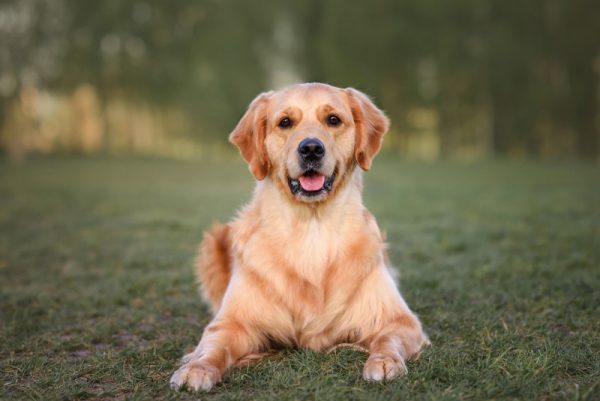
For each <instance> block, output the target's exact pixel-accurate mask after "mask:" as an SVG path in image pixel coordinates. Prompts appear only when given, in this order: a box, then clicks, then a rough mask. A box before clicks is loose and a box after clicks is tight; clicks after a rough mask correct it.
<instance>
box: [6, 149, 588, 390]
mask: <svg viewBox="0 0 600 401" xmlns="http://www.w3.org/2000/svg"><path fill="white" fill-rule="evenodd" d="M251 188H252V182H251V178H250V175H249V173H248V172H247V169H246V167H245V166H244V165H243V164H242V163H241V162H240V161H237V158H234V157H233V155H232V157H231V160H228V161H220V162H219V161H214V160H213V161H204V162H193V163H192V162H174V161H165V160H146V159H134V160H124V159H123V160H122V159H80V158H51V159H36V160H31V161H29V162H27V163H21V164H15V163H9V162H7V161H0V290H1V293H0V380H1V385H2V387H1V388H0V399H2V400H8V399H36V400H54V399H106V400H109V399H140V400H146V399H148V400H149V399H199V398H201V399H207V400H233V399H237V400H250V399H256V400H263V399H272V400H307V399H309V400H312V399H315V400H329V399H332V400H333V399H336V400H348V399H357V400H390V399H398V400H434V399H435V400H437V399H449V400H451V399H456V400H462V399H473V400H478V399H522V400H552V399H568V400H585V399H587V400H594V399H595V400H598V399H600V334H599V333H600V167H598V166H597V165H595V166H594V165H591V164H588V165H586V164H576V163H562V164H560V163H559V164H542V163H525V162H486V163H476V164H459V163H450V162H443V163H433V164H421V163H409V162H398V161H395V160H393V159H391V158H386V157H382V158H380V159H378V160H376V162H375V165H374V169H373V171H372V172H370V173H368V174H367V175H366V194H365V201H366V203H367V205H368V206H369V208H370V209H371V210H372V211H373V212H374V214H375V215H376V216H377V218H378V220H379V222H380V225H381V226H382V228H384V229H385V230H386V231H387V233H388V238H389V241H390V253H391V255H390V256H391V259H392V261H393V262H394V264H395V265H396V266H398V268H399V270H400V272H401V281H400V284H401V289H402V292H403V294H404V296H405V298H406V300H407V302H408V303H409V305H410V306H411V307H412V308H413V310H415V311H416V312H417V313H418V314H419V315H420V317H421V319H422V321H423V323H424V325H425V327H426V329H427V331H428V333H429V335H430V337H431V340H432V342H433V346H432V347H431V348H429V349H427V350H426V351H425V352H424V354H423V356H422V357H421V359H419V360H418V361H416V362H413V363H410V364H409V366H408V368H409V374H408V376H407V377H405V378H403V379H400V380H396V381H392V382H389V383H385V384H369V383H365V382H363V381H362V380H361V379H360V372H361V367H362V364H363V363H364V361H365V355H364V354H362V353H360V352H356V351H353V350H347V349H342V350H339V351H337V352H335V353H332V354H328V355H326V354H318V353H314V352H310V351H305V350H289V351H286V352H284V353H282V354H280V355H277V356H274V357H272V358H270V359H268V360H265V361H263V362H260V363H259V364H257V365H255V366H251V367H246V368H239V369H236V370H233V371H231V372H230V373H229V374H227V375H226V377H225V380H224V382H223V383H221V384H220V385H218V386H217V387H216V388H215V389H214V390H213V391H212V392H211V393H209V394H205V395H201V396H199V395H194V394H189V393H185V392H184V393H176V392H173V391H171V390H170V389H169V386H168V379H169V377H170V375H171V373H172V372H173V370H174V369H175V368H176V366H177V362H178V359H179V358H180V357H181V356H182V355H183V351H184V350H185V349H189V348H190V347H192V346H194V345H195V344H196V342H197V341H198V339H199V336H200V333H201V331H202V328H203V327H204V326H205V325H206V323H207V322H208V319H209V316H208V312H207V309H206V307H205V306H204V305H203V304H202V303H201V301H200V298H199V296H198V295H197V291H196V285H195V283H194V279H193V275H192V261H193V258H194V253H195V250H196V247H197V244H198V241H199V239H200V238H201V233H202V230H203V229H204V228H205V227H206V226H207V225H209V224H210V223H211V222H213V221H214V220H221V221H223V220H226V219H228V218H229V217H230V216H231V215H232V214H233V213H234V211H235V210H236V208H237V207H239V205H241V204H242V203H243V202H244V201H245V200H247V199H248V197H249V195H250V191H251Z"/></svg>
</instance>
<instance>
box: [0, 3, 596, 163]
mask: <svg viewBox="0 0 600 401" xmlns="http://www.w3.org/2000/svg"><path fill="white" fill-rule="evenodd" d="M599 11H600V7H599V6H598V4H597V1H595V0H570V1H565V0H547V1H534V2H528V3H515V2H506V1H501V0H455V1H453V2H439V1H433V0H403V1H394V0H372V1H370V2H363V1H359V0H346V1H341V0H329V1H319V0H306V1H302V2H291V1H283V2H282V1H276V0H262V1H258V2H247V1H242V0H219V1H217V0H204V1H197V0H178V1H176V2H169V3H167V2H163V1H158V0H105V1H102V2H90V1H67V0H8V1H5V2H3V3H2V4H0V44H1V47H0V67H1V68H0V110H1V111H2V112H4V113H5V114H6V110H8V109H9V107H10V104H12V103H13V102H14V99H15V97H16V96H17V94H18V93H19V92H20V90H21V88H22V87H24V86H27V85H33V86H38V87H42V88H46V89H49V90H51V91H53V92H54V93H60V92H63V93H71V92H73V91H74V90H75V88H77V87H79V86H80V85H81V84H84V83H85V84H90V85H92V86H93V87H94V88H95V90H96V92H97V93H98V96H99V101H100V108H101V109H102V108H103V107H106V104H107V103H108V102H109V101H110V99H114V98H119V99H126V100H127V101H129V102H133V103H140V104H149V105H152V106H153V107H156V108H163V107H164V108H174V109H177V110H180V111H182V112H183V113H184V114H185V115H186V116H187V118H188V119H190V121H191V124H190V126H194V127H198V128H197V132H188V133H187V134H188V135H189V136H192V137H197V138H198V139H199V140H214V139H216V138H220V139H221V140H222V139H224V138H225V137H226V135H225V133H226V132H228V131H229V130H230V129H231V128H232V126H233V125H234V124H235V122H236V121H237V119H238V118H239V116H240V115H241V114H242V113H243V111H244V109H245V108H246V106H247V104H248V102H249V101H250V100H251V99H252V98H253V97H254V96H255V95H256V94H257V93H259V92H260V91H262V90H267V89H271V88H270V86H273V85H281V84H284V83H286V82H290V81H294V80H307V81H325V82H329V83H331V84H334V85H338V86H355V87H357V88H359V89H361V90H363V91H365V92H367V93H369V94H371V95H372V96H373V97H375V99H376V101H377V102H378V103H379V104H381V105H382V106H383V107H384V109H386V111H387V112H388V113H389V114H390V115H391V117H392V119H393V122H394V125H393V133H392V137H391V141H390V145H391V146H395V147H398V148H400V149H404V150H407V151H409V152H410V151H411V150H410V149H413V148H414V146H413V145H414V144H415V143H416V144H417V145H418V146H416V145H415V146H416V148H419V149H422V146H421V145H423V144H421V145H419V143H420V142H419V141H421V142H423V139H424V138H425V139H427V140H428V141H429V144H428V145H427V146H426V148H427V149H430V150H429V151H427V152H428V154H430V155H437V154H438V153H439V152H441V154H442V155H449V156H453V155H458V156H461V155H469V154H471V155H479V156H481V155H489V154H532V155H567V156H573V155H578V156H582V157H590V158H597V157H598V156H599V152H600V149H599V148H600V143H599V142H600V141H599V136H600V133H599V128H598V125H599V123H598V121H599V119H600V118H599V113H600V112H599V101H598V93H599V69H600V68H599V67H598V66H599V65H600V41H598V38H599V37H600V24H598V23H597V21H598V20H599V18H600V13H599ZM0 118H1V114H0ZM1 123H2V121H0V124H1ZM411 144H412V145H411ZM416 148H415V149H416ZM433 148H436V149H438V150H437V151H431V149H433ZM427 152H426V153H427ZM432 152H433V153H432Z"/></svg>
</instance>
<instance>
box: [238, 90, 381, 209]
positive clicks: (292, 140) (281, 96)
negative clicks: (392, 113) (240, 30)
mask: <svg viewBox="0 0 600 401" xmlns="http://www.w3.org/2000/svg"><path fill="white" fill-rule="evenodd" d="M388 126H389V120H388V119H387V117H386V116H385V114H384V113H383V112H382V111H381V110H379V109H378V108H377V107H376V106H375V105H374V104H373V102H371V100H370V99H369V98H368V97H367V96H366V95H364V94H363V93H361V92H359V91H357V90H356V89H352V88H347V89H340V88H335V87H333V86H329V85H325V84H317V83H311V84H299V85H294V86H290V87H288V88H285V89H282V90H280V91H277V92H266V93H262V94H260V95H259V96H257V97H256V99H254V100H253V101H252V103H251V104H250V106H249V108H248V111H247V112H246V114H244V116H243V117H242V119H241V120H240V122H239V123H238V125H237V127H236V128H235V129H234V130H233V132H232V133H231V135H230V136H229V140H230V141H231V142H232V143H234V144H235V145H236V146H237V147H238V148H239V150H240V152H241V154H242V156H243V157H244V159H245V160H246V161H247V162H248V164H249V165H250V171H251V172H252V174H253V175H254V176H255V177H256V178H257V179H258V180H262V179H264V178H265V177H267V176H269V177H270V178H271V179H272V180H273V182H275V183H277V184H279V186H280V187H281V188H282V190H284V191H285V192H286V193H287V194H288V195H289V196H290V197H291V198H292V199H294V200H297V201H300V202H321V201H324V200H326V199H328V198H329V197H330V195H331V194H332V193H335V191H336V190H337V189H339V188H340V187H342V186H343V185H345V183H346V182H347V178H348V176H349V175H350V174H351V173H352V171H354V168H355V166H356V165H357V164H358V165H359V166H360V167H361V168H362V169H363V170H368V169H369V168H370V167H371V162H372V160H373V157H374V156H375V155H376V154H377V152H378V151H379V149H380V147H381V141H382V139H383V135H384V134H385V133H386V131H387V129H388Z"/></svg>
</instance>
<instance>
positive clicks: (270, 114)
mask: <svg viewBox="0 0 600 401" xmlns="http://www.w3.org/2000/svg"><path fill="white" fill-rule="evenodd" d="M388 126H389V121H388V118H387V117H386V116H385V114H384V113H383V112H382V111H381V110H379V109H378V108H377V107H376V106H375V105H374V104H373V103H372V102H371V100H370V99H369V98H368V97H367V96H366V95H364V94H363V93H361V92H359V91H357V90H355V89H352V88H348V89H341V88H336V87H333V86H329V85H325V84H319V83H309V84H298V85H293V86H290V87H288V88H285V89H282V90H280V91H276V92H268V93H263V94H260V95H259V96H258V97H257V98H256V99H254V101H253V102H252V103H251V104H250V106H249V108H248V110H247V112H246V113H245V114H244V116H243V117H242V119H241V120H240V122H239V123H238V125H237V127H236V128H235V129H234V131H233V132H232V133H231V135H230V136H229V140H230V141H231V142H233V143H234V144H235V145H236V146H237V147H238V148H239V150H240V153H241V155H242V157H243V158H244V159H245V160H246V161H247V162H248V164H249V167H250V171H251V172H252V174H253V175H254V177H255V178H256V179H257V184H256V189H255V191H254V195H253V197H252V200H251V201H250V203H249V204H248V205H247V206H245V207H244V208H243V210H242V211H241V212H240V213H239V215H238V217H237V218H236V219H235V220H233V221H232V222H231V223H229V224H227V225H216V226H215V227H213V228H212V229H211V230H210V231H209V232H207V233H205V236H204V239H203V241H202V244H201V246H200V255H199V257H198V262H197V266H196V274H197V276H198V279H199V281H200V283H201V289H202V294H203V296H204V298H205V300H206V301H207V302H208V303H209V305H210V307H211V309H212V311H213V313H214V318H213V320H212V321H211V322H210V324H209V325H208V326H207V327H206V329H205V330H204V333H203V334H202V339H201V340H200V343H199V344H198V346H197V347H196V349H195V350H194V351H192V352H191V353H189V354H187V355H186V356H184V357H183V360H182V366H181V367H180V368H179V369H178V370H177V371H176V372H175V373H174V374H173V376H172V377H171V386H172V387H173V388H175V389H180V388H183V387H187V388H188V389H191V390H200V389H202V390H206V391H208V390H210V389H211V388H212V387H213V386H214V385H215V384H216V383H218V382H219V381H220V380H221V378H222V377H223V374H224V373H225V372H226V371H227V369H228V368H229V367H231V366H233V365H236V364H241V363H244V362H246V361H251V360H253V359H258V358H259V357H260V355H261V353H264V352H266V351H269V350H271V349H273V348H278V347H282V346H289V347H303V348H310V349H313V350H325V349H328V348H330V347H334V346H335V345H337V344H342V343H349V344H353V345H355V346H358V347H361V348H363V349H366V350H367V351H368V352H369V357H368V359H367V361H366V363H365V365H364V368H363V373H362V375H363V378H364V379H365V380H374V381H381V380H386V379H391V378H394V377H396V376H399V375H402V374H405V373H406V372H407V370H406V363H405V362H406V361H407V360H410V359H411V358H416V357H417V356H418V355H419V353H420V351H421V349H422V347H423V346H424V345H426V344H428V343H429V340H428V338H427V335H426V334H425V333H424V332H423V329H422V327H421V323H420V322H419V320H418V318H417V317H416V316H415V314H414V313H412V312H411V310H410V309H409V308H408V306H407V305H406V302H405V301H404V299H403V298H402V296H401V295H400V292H399V291H398V288H397V287H396V284H395V283H394V280H393V279H392V274H391V269H390V266H389V262H388V260H387V257H386V250H385V248H386V245H385V243H384V238H383V235H382V233H381V231H380V230H379V228H378V226H377V223H376V221H375V218H374V217H373V216H372V215H371V213H369V211H367V209H366V208H365V206H363V202H362V195H361V191H362V172H361V170H368V169H369V168H370V167H371V162H372V161H373V157H374V156H375V155H376V153H377V152H378V151H379V149H380V147H381V142H382V138H383V135H384V134H385V133H386V131H387V129H388Z"/></svg>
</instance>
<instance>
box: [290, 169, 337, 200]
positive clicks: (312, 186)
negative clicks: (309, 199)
mask: <svg viewBox="0 0 600 401" xmlns="http://www.w3.org/2000/svg"><path fill="white" fill-rule="evenodd" d="M334 180H335V172H334V173H333V174H332V175H330V176H329V177H326V176H324V175H323V174H321V173H319V172H318V171H315V170H308V171H306V172H305V173H304V174H302V175H301V176H300V177H298V178H296V179H293V178H290V177H288V185H289V186H290V190H291V191H292V194H294V195H303V196H317V195H320V194H323V193H327V192H329V191H331V189H332V188H333V181H334Z"/></svg>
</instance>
